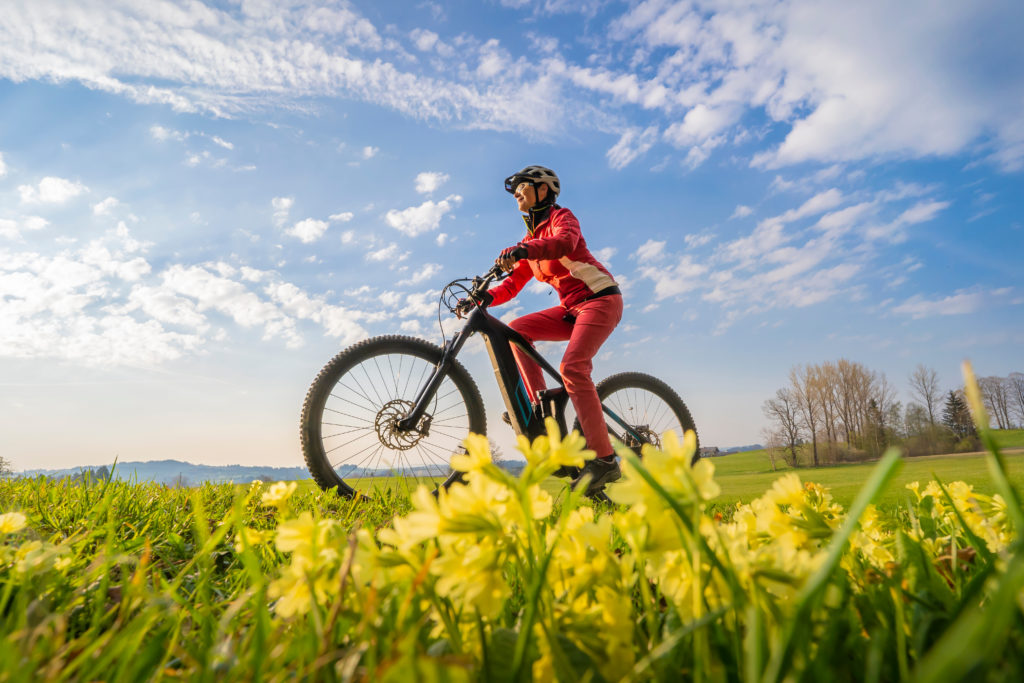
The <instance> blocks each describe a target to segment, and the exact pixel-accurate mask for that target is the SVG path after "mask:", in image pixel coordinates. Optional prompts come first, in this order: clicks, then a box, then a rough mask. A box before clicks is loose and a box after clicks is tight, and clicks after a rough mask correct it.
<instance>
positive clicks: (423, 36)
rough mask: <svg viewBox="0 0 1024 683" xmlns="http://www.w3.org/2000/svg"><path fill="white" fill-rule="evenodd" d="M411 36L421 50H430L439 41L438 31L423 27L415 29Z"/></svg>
mask: <svg viewBox="0 0 1024 683" xmlns="http://www.w3.org/2000/svg"><path fill="white" fill-rule="evenodd" d="M409 36H410V37H411V38H412V42H413V44H414V45H415V46H416V49H417V50H419V51H421V52H429V51H430V50H432V49H433V48H434V46H435V45H437V41H438V35H437V34H436V33H434V32H433V31H428V30H427V29H423V28H417V29H413V30H412V32H411V33H410V34H409Z"/></svg>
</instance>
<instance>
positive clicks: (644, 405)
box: [573, 372, 700, 463]
mask: <svg viewBox="0 0 1024 683" xmlns="http://www.w3.org/2000/svg"><path fill="white" fill-rule="evenodd" d="M597 395H598V397H599V398H600V399H601V403H602V404H603V405H604V406H606V407H607V408H609V409H610V410H611V411H612V412H614V413H615V414H616V415H618V416H619V417H620V418H621V419H622V420H623V421H624V422H626V423H627V424H628V425H629V426H630V429H629V430H628V431H627V430H626V429H624V428H623V427H622V425H620V424H619V423H618V422H616V421H615V420H613V419H612V418H611V417H609V416H608V414H607V413H605V416H604V419H605V424H607V425H608V433H609V434H610V435H611V436H612V437H613V438H614V439H618V440H619V441H621V442H622V443H624V444H626V445H627V446H628V447H629V448H631V449H632V450H633V452H635V453H636V454H637V455H640V450H641V448H642V447H643V445H644V444H645V443H649V444H651V445H653V446H655V447H657V448H661V437H662V435H663V434H664V433H665V432H667V431H669V430H672V431H674V432H675V433H676V436H678V437H679V438H680V439H682V437H683V434H684V433H685V432H687V431H689V430H692V431H693V433H694V435H696V434H697V427H696V425H695V424H694V422H693V417H692V416H691V415H690V410H689V408H687V407H686V404H685V403H683V399H681V398H679V394H677V393H676V392H675V391H674V390H673V389H672V387H670V386H669V385H667V384H665V382H663V381H661V380H660V379H658V378H657V377H652V376H651V375H646V374H644V373H642V372H622V373H619V374H617V375H612V376H611V377H608V378H606V379H604V380H602V381H601V382H599V383H598V384H597ZM573 429H576V430H579V431H580V432H582V429H580V422H579V420H578V419H577V420H576V422H575V424H573ZM699 459H700V442H699V439H698V443H697V450H696V451H695V452H694V454H693V459H692V462H693V463H696V462H697V461H698V460H699Z"/></svg>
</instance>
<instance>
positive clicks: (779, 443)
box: [761, 399, 785, 472]
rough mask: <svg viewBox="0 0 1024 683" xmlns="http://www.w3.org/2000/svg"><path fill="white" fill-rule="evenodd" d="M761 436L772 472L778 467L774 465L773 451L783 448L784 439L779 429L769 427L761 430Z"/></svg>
mask: <svg viewBox="0 0 1024 683" xmlns="http://www.w3.org/2000/svg"><path fill="white" fill-rule="evenodd" d="M769 400H771V399H769ZM761 438H762V439H764V448H765V450H766V451H768V460H769V461H770V462H771V464H772V472H775V471H777V469H778V468H777V467H776V466H775V452H776V451H778V450H782V449H783V448H784V444H785V439H784V438H783V436H782V433H781V432H780V431H778V430H776V429H771V428H769V427H765V428H764V429H762V430H761Z"/></svg>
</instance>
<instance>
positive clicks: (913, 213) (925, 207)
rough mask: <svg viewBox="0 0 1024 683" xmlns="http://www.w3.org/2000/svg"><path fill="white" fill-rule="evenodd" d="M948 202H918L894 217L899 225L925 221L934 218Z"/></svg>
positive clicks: (947, 205)
mask: <svg viewBox="0 0 1024 683" xmlns="http://www.w3.org/2000/svg"><path fill="white" fill-rule="evenodd" d="M949 205H950V202H939V201H928V202H918V203H917V204H915V205H914V206H912V207H910V208H909V209H907V210H906V211H904V212H903V213H901V214H900V215H899V217H897V218H896V222H897V223H899V224H900V225H915V224H917V223H926V222H928V221H930V220H932V219H934V218H935V216H936V215H938V213H939V212H940V211H942V210H944V209H946V208H947V207H949Z"/></svg>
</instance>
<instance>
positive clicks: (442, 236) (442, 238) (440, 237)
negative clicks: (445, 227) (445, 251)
mask: <svg viewBox="0 0 1024 683" xmlns="http://www.w3.org/2000/svg"><path fill="white" fill-rule="evenodd" d="M450 239H451V238H450V237H449V236H448V233H446V232H439V233H437V239H436V240H435V241H436V242H437V246H439V247H443V246H444V245H445V244H447V243H448V241H449V240H450Z"/></svg>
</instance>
